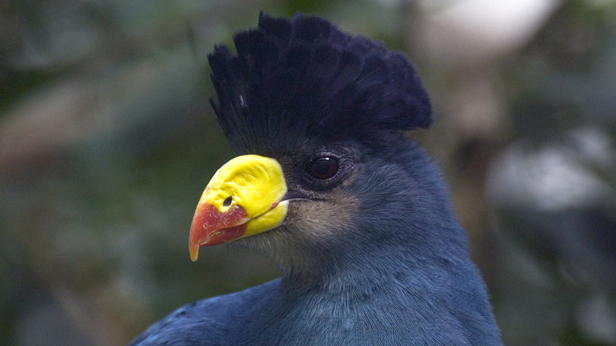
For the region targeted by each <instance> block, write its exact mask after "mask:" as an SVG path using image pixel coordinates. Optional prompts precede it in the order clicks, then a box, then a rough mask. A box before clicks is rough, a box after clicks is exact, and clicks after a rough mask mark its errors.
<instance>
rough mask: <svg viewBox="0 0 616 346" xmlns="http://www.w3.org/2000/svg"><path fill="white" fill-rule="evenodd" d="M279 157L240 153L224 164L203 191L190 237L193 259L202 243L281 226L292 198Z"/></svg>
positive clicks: (212, 243) (236, 237) (224, 241)
mask: <svg viewBox="0 0 616 346" xmlns="http://www.w3.org/2000/svg"><path fill="white" fill-rule="evenodd" d="M286 192H287V185H286V183H285V180H284V174H283V172H282V167H280V164H279V163H278V161H276V160H274V159H271V158H268V157H263V156H258V155H243V156H238V157H236V158H234V159H232V160H231V161H229V162H227V163H226V164H225V165H224V166H222V167H221V168H220V169H219V170H218V171H217V172H216V174H214V176H213V177H212V180H210V183H209V184H208V185H207V187H206V188H205V191H203V195H201V199H200V200H199V204H198V205H197V210H196V211H195V216H194V217H193V221H192V225H191V228H190V235H189V237H188V249H189V251H190V259H191V260H192V261H196V260H197V258H198V257H199V247H201V246H209V245H217V244H222V243H226V242H229V241H232V240H235V239H239V238H243V237H248V236H251V235H255V234H258V233H262V232H265V231H268V230H271V229H274V228H276V227H278V226H279V225H280V224H281V223H282V221H283V220H284V218H285V216H286V215H287V206H288V201H282V198H283V197H284V195H285V193H286Z"/></svg>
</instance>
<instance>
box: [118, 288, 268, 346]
mask: <svg viewBox="0 0 616 346" xmlns="http://www.w3.org/2000/svg"><path fill="white" fill-rule="evenodd" d="M279 285H280V280H279V279H278V280H274V281H270V282H267V283H264V284H262V285H259V286H255V287H251V288H248V289H245V290H243V291H239V292H235V293H230V294H226V295H222V296H217V297H212V298H208V299H203V300H200V301H196V302H193V303H190V304H188V305H185V306H182V307H181V308H179V309H177V310H175V311H173V312H172V313H170V314H169V315H167V316H166V317H164V318H163V319H162V320H160V321H158V322H156V323H155V324H153V325H152V326H150V327H149V328H148V329H147V330H146V331H144V332H143V333H142V334H141V335H139V336H138V337H136V338H135V339H134V340H133V341H132V342H131V343H130V344H129V346H149V345H177V346H189V345H227V344H229V342H231V343H232V342H233V341H232V340H233V336H234V334H235V333H237V331H238V330H237V328H238V327H239V328H241V324H242V320H243V319H244V318H246V317H247V313H245V312H247V311H248V310H250V309H251V308H252V307H253V306H255V304H259V303H260V302H262V301H263V300H264V299H268V297H270V296H272V295H273V294H274V293H275V292H276V290H277V289H278V286H279ZM229 345H231V344H229Z"/></svg>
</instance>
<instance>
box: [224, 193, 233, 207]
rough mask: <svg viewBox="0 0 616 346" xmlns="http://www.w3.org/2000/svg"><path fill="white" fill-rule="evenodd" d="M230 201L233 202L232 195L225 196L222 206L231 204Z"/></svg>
mask: <svg viewBox="0 0 616 346" xmlns="http://www.w3.org/2000/svg"><path fill="white" fill-rule="evenodd" d="M231 202H233V197H231V196H229V197H227V199H225V201H224V202H222V206H223V207H228V206H230V205H231Z"/></svg>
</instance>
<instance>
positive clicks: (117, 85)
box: [0, 0, 616, 345]
mask: <svg viewBox="0 0 616 346" xmlns="http://www.w3.org/2000/svg"><path fill="white" fill-rule="evenodd" d="M456 3H457V2H456V1H441V2H434V3H427V2H418V1H412V0H407V1H402V0H401V1H393V0H372V1H371V0H362V1H349V0H340V1H325V0H319V1H281V0H278V1H256V0H255V1H240V0H231V1H222V0H209V1H196V0H182V1H164V0H158V1H146V0H136V1H128V2H127V1H121V0H78V1H62V0H51V1H36V0H27V1H4V2H1V3H0V248H1V251H0V340H2V341H0V343H5V344H8V345H43V344H45V345H116V344H117V345H121V344H126V343H127V342H128V341H129V340H130V339H131V338H132V337H134V336H135V335H136V334H138V333H139V332H140V331H142V330H143V329H144V328H146V327H147V326H148V325H149V324H150V323H152V322H153V321H155V320H157V319H160V318H161V317H163V316H164V315H165V314H167V313H168V312H170V311H171V310H173V309H175V308H177V307H179V306H181V305H183V304H186V303H189V302H191V301H194V300H197V299H201V298H204V297H208V296H212V295H217V294H222V293H226V292H230V291H234V290H238V289H241V288H244V287H249V286H252V285H255V284H258V283H260V282H264V281H266V280H269V279H271V278H274V277H276V276H277V275H278V274H277V271H276V268H275V266H274V265H273V263H271V262H270V261H269V260H268V259H265V258H263V257H261V256H260V255H258V254H250V253H239V252H232V251H229V249H227V248H226V247H214V248H211V249H210V248H209V249H207V251H202V252H201V257H200V259H199V261H198V262H197V263H191V262H190V261H189V260H188V258H189V257H188V251H187V246H186V245H187V244H186V242H187V233H188V228H189V225H190V220H191V218H192V213H193V211H194V207H195V204H196V202H197V200H198V198H199V196H200V194H201V192H202V189H203V188H204V186H205V184H206V183H207V181H208V179H209V177H211V176H212V174H213V173H214V172H215V171H216V169H217V168H218V167H219V166H220V165H222V164H223V163H224V162H226V161H227V160H228V159H229V158H231V157H232V156H233V153H232V152H231V150H230V149H229V147H228V145H227V143H226V140H225V139H224V136H223V135H222V131H221V130H220V128H219V127H218V125H217V124H216V120H215V117H214V115H213V113H212V110H211V108H210V106H209V104H208V98H209V97H211V96H213V95H214V91H213V89H212V87H211V84H210V82H209V77H208V75H209V71H208V66H207V59H206V55H207V53H208V52H210V51H211V50H212V49H213V47H214V45H215V44H218V43H224V44H227V45H231V42H232V41H231V37H232V33H233V32H235V31H236V30H239V29H246V28H250V27H254V26H255V25H256V19H257V16H258V13H259V11H261V10H265V11H266V12H268V13H271V14H273V15H285V16H292V15H293V14H294V13H295V12H297V11H304V12H307V13H314V14H319V15H323V16H326V17H328V18H330V19H331V20H333V21H334V22H336V23H338V24H339V25H340V26H341V27H342V28H344V29H345V30H348V31H350V32H354V33H358V34H365V35H369V36H371V37H374V38H377V39H380V40H382V41H384V42H385V43H386V45H387V46H388V47H390V48H392V49H400V50H405V51H407V52H410V54H411V57H412V59H413V60H414V61H415V62H416V63H417V64H418V67H419V70H420V74H421V75H422V77H423V79H424V81H425V83H426V85H427V88H428V89H429V90H430V92H431V94H432V97H433V102H434V104H435V109H436V119H437V120H436V124H435V127H434V128H433V129H432V130H431V131H427V132H423V133H419V134H414V136H416V137H418V138H419V139H420V140H421V141H422V142H423V143H424V144H425V145H426V146H428V147H429V149H430V151H431V152H432V153H434V155H435V156H436V158H437V160H438V161H439V162H440V164H441V165H442V166H443V168H444V170H445V172H446V177H447V179H448V180H449V182H450V184H451V187H452V197H453V201H454V204H455V208H456V212H457V214H458V216H459V218H460V220H461V223H462V224H463V225H464V226H465V228H466V229H467V230H468V231H469V234H470V236H471V240H472V247H473V252H474V254H473V256H474V258H475V259H476V261H477V262H478V263H479V265H480V266H481V268H482V271H483V273H484V276H485V277H486V281H487V283H488V285H489V287H490V291H491V292H492V294H493V297H494V304H495V311H496V313H497V319H498V321H499V324H500V326H501V329H502V330H503V337H504V340H505V342H506V344H508V345H530V344H532V345H616V327H615V326H616V285H615V284H614V280H607V279H606V278H613V277H614V271H615V270H616V265H614V263H615V258H616V249H615V247H616V245H614V244H616V241H615V240H614V237H615V236H614V234H615V232H616V217H615V214H616V212H615V210H616V207H615V205H616V204H615V203H614V201H615V200H616V198H614V196H615V194H614V190H615V188H616V167H614V162H616V159H615V156H614V140H616V116H615V114H614V110H615V109H616V97H614V90H616V85H615V84H616V65H615V64H614V63H613V61H615V59H616V19H615V16H614V11H616V6H615V4H614V2H613V1H582V0H569V1H563V2H560V3H559V5H558V6H557V7H556V9H555V10H554V11H553V12H550V13H549V15H548V16H547V21H545V22H544V23H542V25H541V26H540V27H539V28H538V29H537V31H536V33H534V34H533V35H532V36H529V37H528V39H527V40H526V41H524V42H523V43H521V44H518V45H517V46H515V47H513V46H512V47H511V48H510V49H509V50H507V51H506V52H501V53H499V54H495V55H493V56H490V57H489V58H483V59H474V60H473V59H468V58H464V57H465V55H463V54H461V53H460V54H459V55H457V53H456V51H453V50H451V51H447V50H438V49H433V46H434V44H433V42H434V37H433V39H432V41H430V39H428V38H429V37H431V36H430V35H428V34H429V33H430V30H431V25H433V24H434V23H437V24H438V21H437V19H438V18H441V17H442V16H441V17H439V16H440V14H442V13H444V12H446V10H447V9H448V8H451V7H454V5H456ZM448 34H449V33H447V35H448ZM427 37H428V38H427ZM435 37H436V39H437V40H438V39H439V37H438V35H437V36H435ZM431 42H432V44H431ZM550 160H551V161H550ZM573 192H576V193H577V194H574V195H572V193H573ZM563 199H564V200H565V201H569V202H567V203H570V204H566V203H564V202H562V200H563ZM550 201H552V202H553V203H552V204H550V205H551V208H549V209H546V207H545V205H546V203H547V202H550ZM559 201H561V202H562V203H561V202H559ZM557 202H558V203H557ZM574 202H575V203H574ZM559 203H560V204H559ZM555 206H558V208H556V207H555ZM612 322H614V323H612Z"/></svg>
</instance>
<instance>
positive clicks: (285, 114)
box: [209, 13, 432, 153]
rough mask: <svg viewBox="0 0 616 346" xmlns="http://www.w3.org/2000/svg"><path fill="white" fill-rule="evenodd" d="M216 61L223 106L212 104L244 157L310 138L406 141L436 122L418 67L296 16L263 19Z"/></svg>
mask: <svg viewBox="0 0 616 346" xmlns="http://www.w3.org/2000/svg"><path fill="white" fill-rule="evenodd" d="M234 43H235V46H236V48H237V56H233V55H232V54H231V53H230V51H229V50H228V49H227V48H226V47H224V46H218V47H216V48H215V51H214V53H212V54H210V55H209V63H210V66H211V68H212V81H213V83H214V87H215V88H216V93H217V95H218V105H216V104H215V103H214V102H213V101H212V105H213V106H214V109H215V111H216V114H217V116H218V120H219V122H220V124H221V126H222V127H223V129H224V131H225V134H226V136H227V138H228V139H229V141H230V142H231V145H232V146H233V147H234V149H236V150H237V151H238V152H244V153H246V152H253V153H255V152H260V151H263V150H266V148H277V149H278V150H280V145H282V146H283V148H287V149H288V150H294V148H295V146H296V145H297V144H301V143H299V141H302V140H304V139H306V138H317V139H326V140H348V139H353V140H357V141H360V142H365V141H379V139H382V138H392V135H393V137H396V138H397V137H398V136H399V134H401V133H402V131H406V130H412V129H416V128H426V127H428V126H429V125H430V123H431V122H432V110H431V105H430V100H429V98H428V94H427V92H426V91H425V89H424V88H423V86H422V84H421V81H420V79H419V77H418V76H417V74H416V72H415V69H414V67H413V66H412V65H411V64H410V63H409V62H408V60H407V59H406V57H405V56H404V55H403V54H401V53H398V52H392V51H388V50H386V49H385V48H384V47H383V45H382V44H381V43H380V42H377V41H374V40H372V39H369V38H366V37H363V36H352V35H350V34H348V33H345V32H343V31H341V30H340V29H338V28H337V27H336V26H335V25H334V24H332V23H330V22H329V21H327V20H325V19H322V18H319V17H314V16H305V15H302V14H296V15H295V16H294V17H293V19H292V20H291V21H288V20H286V19H284V18H272V17H270V16H268V15H266V14H263V13H262V14H261V15H260V17H259V26H258V28H257V29H254V30H250V31H246V32H240V33H238V34H236V35H235V36H234Z"/></svg>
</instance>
